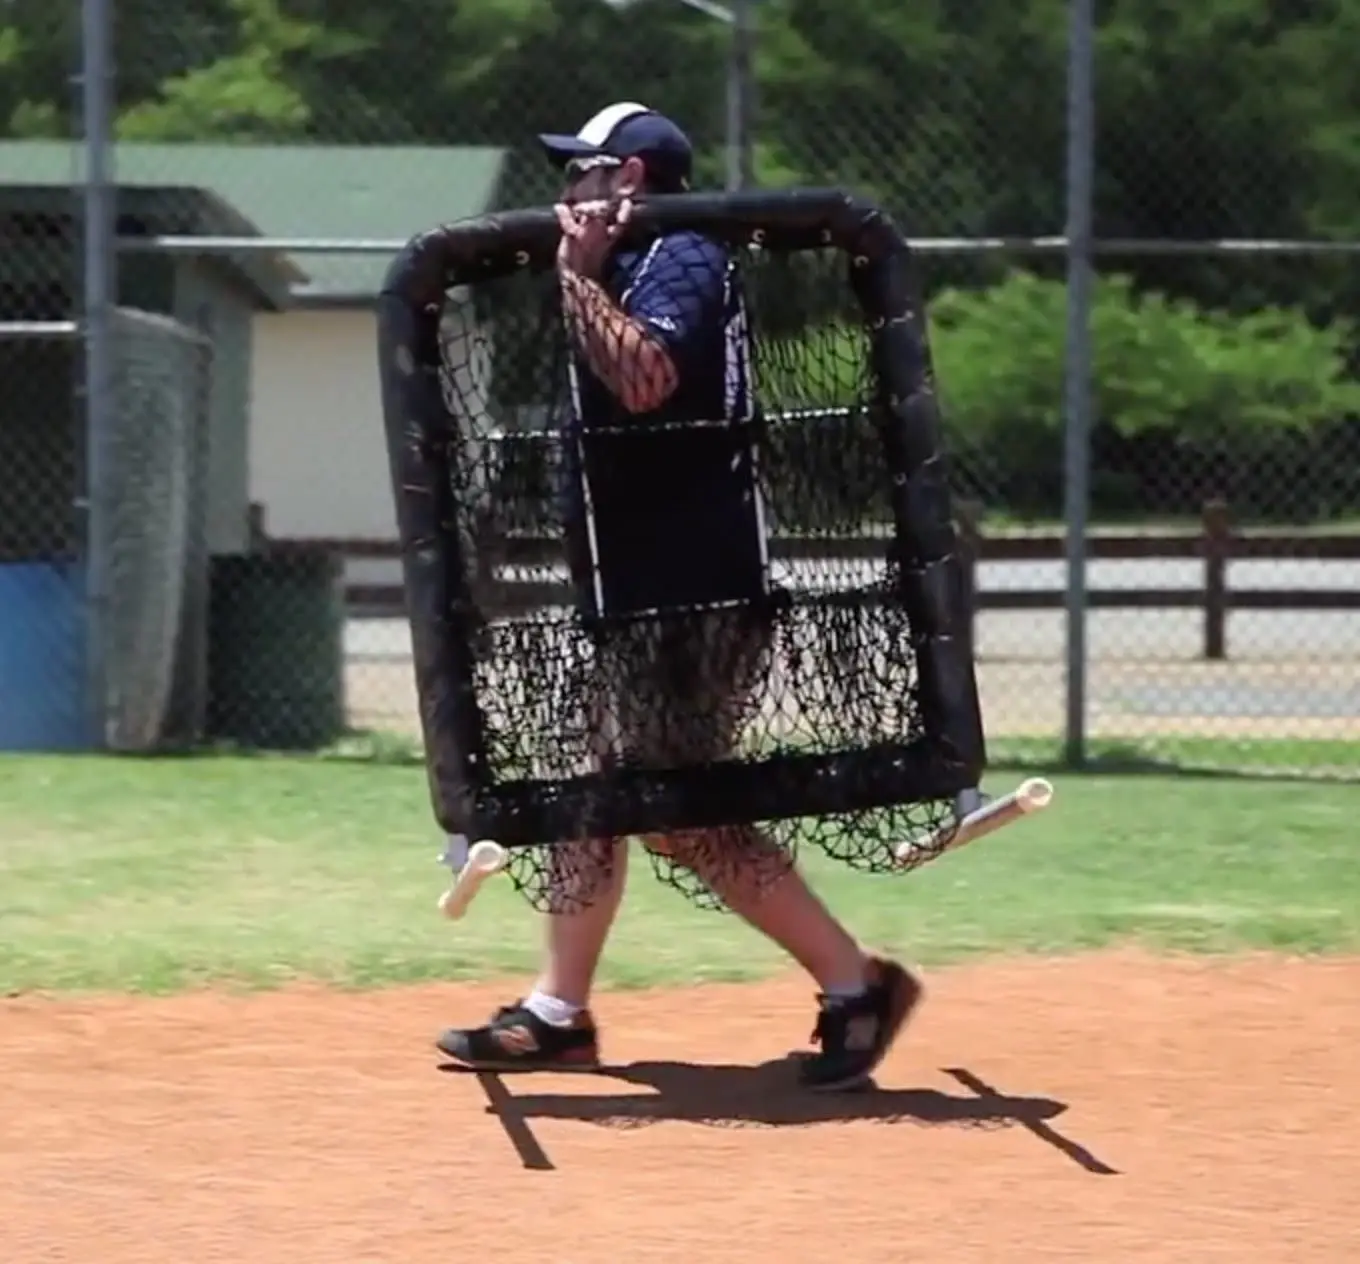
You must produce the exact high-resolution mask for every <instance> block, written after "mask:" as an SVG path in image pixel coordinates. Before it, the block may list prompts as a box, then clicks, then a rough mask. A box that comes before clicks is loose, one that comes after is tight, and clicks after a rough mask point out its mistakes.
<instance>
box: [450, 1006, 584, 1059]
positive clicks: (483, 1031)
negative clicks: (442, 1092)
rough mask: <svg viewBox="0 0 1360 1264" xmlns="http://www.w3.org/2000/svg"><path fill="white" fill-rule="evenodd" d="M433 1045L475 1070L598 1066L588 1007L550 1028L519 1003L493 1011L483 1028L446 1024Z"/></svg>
mask: <svg viewBox="0 0 1360 1264" xmlns="http://www.w3.org/2000/svg"><path fill="white" fill-rule="evenodd" d="M435 1047H436V1048H437V1049H439V1051H440V1052H441V1053H446V1054H448V1056H449V1057H451V1058H453V1059H454V1060H455V1061H457V1062H461V1063H462V1064H463V1065H464V1066H468V1067H471V1068H473V1069H474V1070H477V1071H583V1070H588V1071H593V1070H595V1069H596V1068H597V1067H598V1066H599V1065H600V1045H599V1032H598V1031H597V1030H596V1028H595V1020H594V1019H593V1018H591V1016H590V1013H589V1011H587V1010H582V1011H581V1012H580V1013H579V1014H577V1015H576V1017H575V1018H574V1019H573V1020H572V1021H571V1023H570V1024H568V1025H567V1026H566V1027H554V1026H553V1025H552V1023H545V1022H544V1021H543V1020H542V1019H541V1018H539V1017H538V1016H537V1015H536V1014H531V1013H530V1012H529V1011H528V1010H527V1009H525V1008H524V1005H523V1003H522V1002H520V1001H516V1002H515V1004H513V1005H507V1006H505V1008H504V1009H499V1010H497V1011H496V1013H495V1015H494V1016H493V1017H492V1019H491V1021H490V1022H489V1023H487V1024H486V1026H485V1027H468V1028H460V1027H451V1028H449V1030H448V1031H446V1032H444V1033H443V1034H442V1035H441V1036H440V1037H439V1039H438V1040H436V1041H435Z"/></svg>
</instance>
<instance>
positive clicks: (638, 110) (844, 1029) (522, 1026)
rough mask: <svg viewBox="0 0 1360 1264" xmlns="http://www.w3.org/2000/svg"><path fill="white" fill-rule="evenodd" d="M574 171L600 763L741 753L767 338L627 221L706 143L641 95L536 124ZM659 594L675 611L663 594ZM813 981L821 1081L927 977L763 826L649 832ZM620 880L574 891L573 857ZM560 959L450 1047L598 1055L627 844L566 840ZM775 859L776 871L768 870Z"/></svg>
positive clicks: (578, 559)
mask: <svg viewBox="0 0 1360 1264" xmlns="http://www.w3.org/2000/svg"><path fill="white" fill-rule="evenodd" d="M540 140H541V142H542V144H543V146H544V148H545V149H546V150H547V152H548V155H549V156H550V158H552V160H553V161H554V162H555V163H556V164H557V166H558V167H559V168H561V169H563V170H564V171H565V173H566V187H565V191H564V193H563V197H562V201H561V203H560V204H559V206H558V207H557V216H558V219H559V221H560V223H561V227H562V237H561V245H560V248H559V251H558V256H557V274H558V281H559V285H560V289H561V299H562V308H563V312H564V314H565V318H566V322H567V327H568V330H569V332H570V335H571V339H572V345H573V350H574V356H575V359H574V363H573V364H572V366H571V381H572V416H571V418H570V420H569V422H568V424H567V425H566V427H565V433H564V441H565V442H564V450H565V453H566V457H567V466H568V470H569V486H570V491H569V494H568V504H567V514H566V518H567V521H566V528H567V529H566V536H567V547H568V553H569V557H570V561H571V570H572V575H573V579H574V581H575V584H576V587H577V590H578V593H579V594H580V601H581V605H582V608H583V611H584V613H585V615H586V617H587V623H588V625H589V626H593V627H595V628H597V629H598V631H597V647H598V652H599V659H600V664H601V666H600V672H601V679H600V681H599V686H600V708H599V717H598V719H599V724H598V728H599V736H600V739H601V742H602V743H603V748H602V749H601V751H600V755H601V758H602V760H603V761H605V762H607V761H609V760H619V761H628V760H634V761H637V762H640V763H650V764H651V765H653V766H657V765H660V766H667V765H670V766H674V765H676V764H683V763H687V762H707V761H710V760H715V759H721V758H723V757H724V756H725V755H727V754H729V753H730V751H731V747H732V744H733V742H734V741H735V739H736V735H737V728H738V726H739V722H740V717H741V714H742V711H743V709H744V707H745V706H746V705H747V703H748V702H749V697H750V694H751V693H752V691H753V689H754V688H755V686H756V685H757V683H758V681H759V679H760V678H761V676H762V675H763V670H762V663H764V662H766V661H767V659H768V652H769V643H768V636H769V624H768V618H767V614H768V605H769V602H768V597H769V579H768V564H767V557H766V552H765V531H764V523H763V520H762V511H761V503H760V495H759V490H758V486H757V480H756V471H755V441H754V427H753V424H752V423H753V422H754V420H755V417H756V408H755V401H754V399H753V389H752V383H751V381H750V369H749V365H750V347H749V341H748V336H747V330H746V317H745V307H744V302H743V298H742V292H741V286H740V278H739V276H738V274H737V269H736V265H735V263H734V261H733V260H732V259H731V258H730V257H729V256H728V253H727V251H726V250H725V249H724V248H723V247H722V246H721V245H719V244H718V243H716V242H714V241H711V240H709V239H707V238H705V237H703V236H701V235H700V234H698V233H694V232H672V233H666V234H661V235H657V236H653V237H652V238H651V239H650V240H645V241H643V242H641V243H640V244H639V245H638V246H636V247H634V246H632V245H627V246H625V245H624V243H623V241H622V237H623V232H624V229H625V228H626V226H627V224H628V221H629V217H630V215H631V211H632V206H633V199H634V198H638V197H643V196H646V195H647V194H660V193H673V192H681V191H683V190H686V189H688V187H689V181H690V175H691V164H692V151H691V147H690V143H689V141H688V139H687V138H686V136H685V134H684V133H683V132H682V131H681V130H680V128H678V127H677V126H676V125H675V124H674V123H673V122H671V121H670V120H669V119H667V118H665V117H663V116H662V115H660V114H657V113H656V112H654V111H652V110H649V109H648V108H647V107H645V106H642V105H638V104H636V103H632V102H626V103H622V104H618V105H612V106H610V107H608V108H607V109H605V110H602V111H601V112H600V113H599V114H597V115H596V116H595V117H594V118H592V119H591V120H590V122H588V123H587V124H586V125H585V127H583V128H582V129H581V131H580V132H579V133H578V134H577V135H575V136H559V135H547V136H542V137H540ZM658 611H659V612H662V614H661V616H660V617H658V615H657V612H658ZM643 842H644V845H645V846H646V847H648V848H649V849H650V850H651V851H653V852H654V853H657V854H660V855H663V856H665V857H666V858H667V859H668V860H669V861H670V862H671V863H673V864H676V865H679V866H682V867H685V868H688V869H690V870H692V871H693V872H694V873H695V875H696V876H697V877H698V878H699V879H700V880H701V881H702V882H704V883H705V884H706V885H707V886H708V887H709V888H710V889H711V890H712V891H713V892H714V893H715V894H716V895H717V896H719V897H720V898H721V899H722V900H723V901H724V902H725V903H726V904H727V906H728V907H729V908H730V909H732V910H733V911H734V912H735V913H737V914H738V915H740V916H741V917H742V918H744V919H745V920H746V921H747V922H748V923H749V924H750V925H752V926H753V927H755V928H756V929H757V930H759V931H760V932H761V933H763V934H764V935H766V936H767V937H768V938H770V939H771V940H773V941H774V942H775V943H776V944H778V945H779V946H780V947H781V948H783V949H784V950H785V951H786V952H787V953H788V954H789V955H790V956H792V957H793V958H794V959H795V960H796V961H797V962H798V963H799V964H800V965H801V966H802V967H803V968H804V969H805V970H807V972H808V973H809V974H810V975H811V976H812V978H813V979H814V980H815V981H816V983H817V985H818V989H819V993H820V995H819V998H818V999H819V1002H820V1009H819V1013H818V1017H817V1021H816V1026H815V1028H814V1032H813V1037H812V1038H813V1041H814V1042H815V1043H816V1044H817V1045H818V1046H819V1049H818V1050H817V1052H816V1053H814V1054H813V1055H812V1056H810V1057H809V1058H807V1059H806V1060H805V1061H804V1062H803V1063H802V1067H801V1077H802V1080H803V1082H804V1083H805V1084H806V1085H807V1086H808V1087H810V1088H814V1089H823V1090H835V1089H842V1088H853V1087H857V1086H859V1085H861V1084H862V1083H863V1082H864V1081H865V1080H866V1079H867V1078H868V1077H869V1076H870V1075H871V1074H872V1072H873V1071H874V1069H875V1068H876V1067H877V1066H878V1064H879V1063H880V1062H881V1061H882V1059H883V1058H884V1056H885V1055H886V1054H887V1052H888V1050H889V1048H890V1047H891V1045H892V1043H893V1041H894V1039H895V1038H896V1036H897V1034H898V1032H899V1031H900V1029H901V1027H902V1026H903V1024H904V1023H905V1021H906V1020H907V1018H908V1017H909V1016H910V1014H911V1012H912V1010H913V1009H914V1008H915V1006H916V1004H917V1002H918V1001H919V999H920V996H921V987H920V984H919V982H918V981H917V980H916V979H915V978H914V977H913V976H912V975H911V974H909V973H908V972H907V971H906V970H904V969H903V968H902V967H901V966H900V965H898V964H897V963H895V962H891V961H887V960H884V959H882V958H880V957H877V956H874V955H872V954H870V953H867V952H866V951H864V950H863V949H862V948H861V947H860V946H859V944H858V943H857V942H856V941H855V940H854V939H853V938H852V937H851V935H850V934H849V933H848V932H847V931H846V930H845V929H844V928H843V927H842V926H841V925H840V924H839V922H837V921H836V919H835V918H834V917H832V915H831V914H830V912H829V911H828V910H827V909H826V908H825V906H824V905H823V904H822V903H821V902H820V900H818V898H817V897H816V896H815V895H814V894H813V893H812V891H811V890H810V889H809V888H808V886H807V884H806V883H805V882H804V881H803V879H802V877H801V875H800V874H798V873H797V872H796V871H795V870H794V869H793V867H792V865H791V864H790V863H789V862H788V860H787V857H786V856H785V854H784V853H783V851H782V849H780V848H779V847H778V846H777V845H776V844H775V843H774V842H773V841H772V840H770V839H767V838H766V837H764V836H763V835H762V834H761V833H760V832H759V831H758V830H756V829H754V828H753V827H734V828H728V829H724V830H720V831H698V832H691V833H685V834H680V835H675V836H670V837H666V838H648V839H644V840H643ZM573 851H574V852H576V853H577V858H578V859H587V860H591V859H593V860H594V861H595V862H596V863H597V865H598V866H599V868H598V869H597V872H605V873H607V874H608V878H607V880H606V882H605V889H604V890H603V891H599V892H595V893H594V896H595V898H593V899H592V900H590V901H589V902H585V903H584V907H569V906H570V905H571V904H572V901H571V899H570V896H571V892H570V891H569V890H568V889H567V888H568V886H569V884H570V878H569V876H568V875H570V874H571V873H572V872H578V871H580V869H581V868H582V867H583V866H581V865H573V864H572V863H571V859H572V857H571V853H572V852H573ZM553 855H554V858H555V859H556V860H558V862H559V863H558V864H556V865H555V866H554V869H553V872H554V874H555V875H556V877H555V881H556V882H557V883H559V884H560V888H561V889H559V890H557V891H555V892H554V895H555V896H556V897H558V899H557V901H556V903H555V904H554V907H553V911H551V912H550V913H549V915H548V917H547V945H546V955H545V962H544V967H543V971H542V973H541V975H540V976H539V978H538V980H537V982H536V984H535V987H534V989H533V991H532V992H531V993H530V995H529V996H528V997H526V998H524V999H523V1000H522V1001H519V1002H517V1003H515V1004H514V1005H511V1006H509V1007H507V1008H505V1009H503V1010H501V1011H500V1012H499V1013H498V1014H496V1015H495V1016H494V1017H493V1018H492V1019H491V1020H490V1022H489V1023H487V1024H486V1025H485V1026H482V1027H475V1028H454V1029H452V1030H449V1031H446V1032H445V1033H444V1034H443V1035H442V1036H440V1037H439V1039H438V1041H437V1044H438V1047H439V1048H440V1049H441V1050H442V1051H443V1052H445V1053H447V1054H449V1055H450V1056H451V1057H453V1058H455V1059H457V1060H459V1061H461V1062H463V1063H465V1064H468V1065H470V1066H474V1067H478V1068H486V1069H493V1068H494V1069H514V1070H521V1069H523V1070H533V1069H553V1070H561V1069H587V1068H593V1067H595V1066H597V1065H598V1063H599V1039H598V1033H597V1029H596V1026H595V1022H594V1019H593V1018H592V1016H591V1013H590V1010H589V1008H588V1006H589V997H590V990H591V985H592V982H593V978H594V974H595V970H596V966H597V964H598V962H599V958H600V954H601V952H602V951H603V949H604V945H605V940H606V938H607V936H608V933H609V929H610V926H611V924H612V922H613V920H614V915H615V913H616V911H617V909H618V905H619V900H620V897H621V895H622V892H623V881H624V873H625V867H626V865H625V862H626V856H627V851H626V845H625V844H624V843H623V842H621V841H620V840H597V841H592V840H583V841H582V842H580V843H570V844H562V845H559V846H557V847H554V848H553ZM772 875H773V877H772Z"/></svg>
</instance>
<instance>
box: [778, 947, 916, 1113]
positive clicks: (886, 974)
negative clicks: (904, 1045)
mask: <svg viewBox="0 0 1360 1264" xmlns="http://www.w3.org/2000/svg"><path fill="white" fill-rule="evenodd" d="M871 976H872V977H871V981H870V984H869V988H868V990H867V991H866V992H865V993H864V994H863V995H862V996H855V997H848V998H841V997H826V996H823V997H819V998H818V999H819V1001H820V1003H821V1006H822V1009H821V1013H820V1014H818V1015H817V1025H816V1027H814V1028H813V1030H812V1039H813V1041H814V1043H816V1044H820V1045H821V1050H820V1052H818V1053H814V1054H813V1055H812V1056H811V1057H809V1058H808V1059H807V1060H806V1061H805V1062H804V1063H803V1065H802V1067H801V1068H800V1074H799V1078H800V1079H801V1080H802V1082H803V1084H804V1086H805V1087H807V1088H811V1089H816V1090H818V1091H820V1092H836V1091H838V1090H842V1089H852V1088H859V1087H861V1086H862V1085H864V1084H865V1082H866V1081H867V1080H868V1079H869V1077H870V1076H871V1075H872V1074H873V1073H874V1071H875V1069H876V1068H877V1067H878V1065H879V1063H880V1062H882V1061H883V1059H884V1058H885V1057H887V1054H888V1050H889V1049H891V1048H892V1045H893V1041H894V1040H896V1039H897V1035H898V1033H899V1032H900V1031H901V1030H902V1027H903V1025H904V1024H905V1023H906V1021H907V1019H908V1018H910V1017H911V1012H912V1010H914V1009H915V1008H916V1006H917V1004H918V1002H919V1001H920V999H921V994H922V988H921V984H920V982H919V980H917V979H916V978H915V976H913V975H912V974H910V973H908V972H907V971H906V970H904V969H903V968H902V967H901V966H900V965H898V964H897V963H896V962H895V961H885V960H883V959H881V958H878V957H875V958H874V959H873V962H872V965H871Z"/></svg>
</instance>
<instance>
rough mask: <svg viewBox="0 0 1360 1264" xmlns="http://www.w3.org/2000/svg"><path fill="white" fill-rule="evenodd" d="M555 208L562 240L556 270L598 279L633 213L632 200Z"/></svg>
mask: <svg viewBox="0 0 1360 1264" xmlns="http://www.w3.org/2000/svg"><path fill="white" fill-rule="evenodd" d="M556 210H557V222H558V224H559V225H560V226H561V228H562V240H561V242H560V243H559V244H558V247H557V270H558V271H559V272H562V273H571V274H574V275H576V276H583V277H589V278H590V279H592V280H596V279H598V278H599V276H600V274H601V273H602V272H603V271H604V264H605V260H606V259H607V258H608V257H609V252H610V251H611V250H613V248H614V244H615V242H616V241H617V240H618V238H619V237H620V235H621V234H622V233H623V231H624V229H625V228H627V226H628V221H629V219H630V218H631V217H632V214H633V203H632V201H631V200H630V199H628V198H624V199H623V201H621V202H619V203H617V204H615V203H612V202H580V203H577V204H576V205H573V206H567V205H565V204H559V205H558V206H557V208H556Z"/></svg>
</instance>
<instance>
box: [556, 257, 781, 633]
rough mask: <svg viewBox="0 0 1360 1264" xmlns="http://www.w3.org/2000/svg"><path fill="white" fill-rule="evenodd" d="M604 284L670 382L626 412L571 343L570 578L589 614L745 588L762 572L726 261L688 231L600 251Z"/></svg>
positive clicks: (743, 373) (740, 328) (744, 356)
mask: <svg viewBox="0 0 1360 1264" xmlns="http://www.w3.org/2000/svg"><path fill="white" fill-rule="evenodd" d="M603 284H604V286H605V289H606V290H607V292H608V293H609V295H610V297H611V298H612V299H613V300H614V301H615V302H616V303H618V305H619V306H620V308H621V309H622V310H623V311H624V312H625V313H626V314H627V315H629V316H631V317H632V318H633V319H634V320H636V321H637V322H638V323H639V324H641V325H642V326H643V328H644V329H645V330H646V331H647V333H648V334H649V336H651V337H652V338H654V339H655V340H656V341H657V342H659V343H660V344H661V345H662V346H663V347H665V349H666V350H667V352H668V353H669V354H670V356H671V359H672V360H673V361H674V363H675V367H676V371H677V377H678V384H677V386H676V389H675V391H674V392H673V393H672V394H671V396H670V397H669V398H668V399H667V400H666V401H665V403H663V404H662V406H661V407H660V408H658V409H656V410H655V411H654V412H651V413H645V414H632V413H629V412H628V411H627V410H626V409H624V408H623V406H622V405H621V404H620V403H619V402H618V400H617V399H616V398H615V397H614V396H613V394H612V393H611V392H610V391H609V389H608V387H607V386H606V385H605V384H604V383H603V382H601V381H600V380H599V379H598V378H596V377H595V375H594V374H593V373H591V372H590V370H589V368H588V367H587V366H586V364H585V362H584V360H583V359H582V358H581V357H579V356H577V357H575V358H574V362H573V364H572V366H571V372H572V388H573V389H572V410H571V415H570V417H569V419H568V422H567V427H566V434H565V435H564V438H565V440H566V456H567V469H568V471H569V474H568V477H569V480H570V481H569V487H568V498H567V509H568V513H567V537H568V544H569V550H568V551H569V555H570V557H571V559H572V573H573V580H574V581H575V583H576V586H577V589H578V591H579V592H580V594H581V596H582V598H583V599H584V602H585V605H586V607H587V608H588V609H589V610H591V611H592V612H594V613H596V614H627V613H633V612H637V611H641V610H651V609H667V608H674V607H678V606H686V607H692V606H696V605H699V606H702V605H712V604H717V603H725V602H734V601H750V600H753V599H755V598H757V597H759V596H760V595H761V594H762V593H763V592H764V591H765V590H766V584H767V565H766V547H765V531H764V522H763V511H762V506H761V501H760V495H759V490H758V486H757V479H756V474H757V469H756V459H757V454H756V449H755V439H756V424H755V423H756V408H755V399H754V394H753V389H752V382H751V353H750V351H751V349H750V336H749V330H748V327H747V320H746V306H745V299H744V296H743V293H742V288H741V278H740V275H739V273H738V270H737V267H736V264H735V262H734V261H733V260H732V259H731V258H730V257H729V255H728V253H727V251H726V250H725V249H724V248H723V247H722V246H720V245H718V244H717V243H715V242H713V241H710V240H709V239H707V238H705V237H702V236H700V235H699V234H697V233H692V232H678V233H669V234H666V235H664V236H662V237H659V238H657V239H656V240H655V241H653V242H652V243H651V244H650V245H648V246H646V247H645V248H643V249H640V250H635V251H633V250H630V251H623V252H620V253H618V254H616V255H615V256H614V257H613V259H612V260H611V264H610V267H609V270H608V273H607V275H606V276H605V277H604V278H603Z"/></svg>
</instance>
